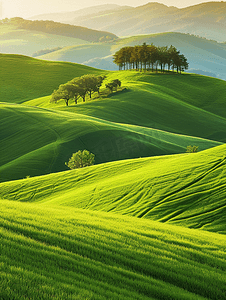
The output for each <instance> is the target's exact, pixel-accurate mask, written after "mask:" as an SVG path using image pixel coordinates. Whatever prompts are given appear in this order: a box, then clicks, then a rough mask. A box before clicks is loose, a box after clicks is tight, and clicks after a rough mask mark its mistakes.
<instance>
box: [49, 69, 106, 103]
mask: <svg viewBox="0 0 226 300" xmlns="http://www.w3.org/2000/svg"><path fill="white" fill-rule="evenodd" d="M105 78H106V76H100V75H90V74H88V75H84V76H81V77H75V78H74V79H72V80H71V81H68V82H67V83H65V84H61V85H60V86H59V88H58V89H57V90H54V91H53V93H52V97H51V102H57V101H58V100H61V99H64V101H65V104H66V105H67V106H68V104H69V100H70V99H74V101H75V104H77V102H78V98H79V97H81V98H82V99H83V102H85V99H86V95H87V94H89V97H90V98H91V97H92V93H94V92H97V93H100V87H101V85H102V82H103V80H104V79H105Z"/></svg>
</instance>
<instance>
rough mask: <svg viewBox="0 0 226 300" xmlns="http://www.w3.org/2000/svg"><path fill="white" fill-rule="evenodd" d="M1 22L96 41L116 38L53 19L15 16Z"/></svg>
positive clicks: (111, 34) (102, 32) (106, 33)
mask: <svg viewBox="0 0 226 300" xmlns="http://www.w3.org/2000/svg"><path fill="white" fill-rule="evenodd" d="M6 21H7V22H6ZM2 23H4V24H5V23H9V24H13V25H16V26H17V27H18V28H20V29H26V30H35V31H41V32H45V33H50V34H57V35H63V36H68V37H73V38H79V39H82V40H86V41H91V42H98V41H99V40H100V39H101V40H103V41H106V40H114V39H116V38H118V37H117V36H116V35H115V34H113V33H110V32H106V31H97V30H93V29H88V28H85V27H81V26H74V25H69V24H62V23H58V22H54V21H30V20H24V19H23V18H19V17H16V18H12V19H7V20H3V22H2Z"/></svg>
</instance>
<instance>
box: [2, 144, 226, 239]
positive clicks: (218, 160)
mask: <svg viewBox="0 0 226 300" xmlns="http://www.w3.org/2000/svg"><path fill="white" fill-rule="evenodd" d="M225 154H226V146H225V145H222V146H218V147H215V148H212V149H208V150H205V151H202V152H200V153H195V154H194V153H191V154H182V155H172V156H163V157H154V158H140V159H136V160H125V161H117V162H112V163H108V164H102V165H98V166H91V167H86V168H83V169H80V170H73V171H67V172H64V173H57V174H50V175H46V176H41V177H34V178H28V179H23V180H19V181H14V182H9V183H1V184H0V197H1V198H3V199H7V200H14V201H21V202H32V203H42V205H44V204H48V205H51V206H57V205H60V206H62V205H63V206H70V207H75V208H83V209H88V210H98V211H106V212H113V213H117V214H121V215H130V216H136V217H139V218H146V219H151V220H156V221H160V222H167V223H170V224H177V225H180V226H184V227H190V228H199V229H204V230H210V231H214V232H218V233H223V234H225V233H226V215H225V209H226V203H225V193H226V176H225V175H226V158H225V157H226V156H225Z"/></svg>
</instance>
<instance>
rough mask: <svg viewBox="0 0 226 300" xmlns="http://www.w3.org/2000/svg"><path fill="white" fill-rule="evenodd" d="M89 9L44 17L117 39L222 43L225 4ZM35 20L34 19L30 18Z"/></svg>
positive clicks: (150, 4) (224, 25) (225, 29)
mask: <svg viewBox="0 0 226 300" xmlns="http://www.w3.org/2000/svg"><path fill="white" fill-rule="evenodd" d="M91 11H92V10H89V11H88V12H87V15H85V14H83V15H80V16H78V17H76V18H75V19H74V20H73V21H71V18H70V17H69V19H64V17H63V15H60V16H59V17H58V16H57V17H56V16H55V15H51V14H50V15H48V16H45V18H48V19H54V20H57V18H60V19H59V20H61V22H65V23H70V24H74V25H80V26H86V27H89V28H93V29H97V30H105V31H110V32H112V33H114V34H116V35H118V36H128V35H134V34H150V33H159V32H169V31H176V32H182V33H192V34H196V35H200V36H203V37H206V38H208V39H213V40H217V41H220V42H225V40H226V37H225V31H226V2H223V1H221V2H207V3H202V4H198V5H193V6H190V7H186V8H181V9H179V8H176V7H172V6H170V7H168V6H166V5H164V4H160V3H156V2H155V3H148V4H145V5H142V6H138V7H135V8H134V7H126V8H124V7H122V9H119V8H118V7H117V9H111V10H108V11H104V12H101V11H100V12H94V13H91ZM33 19H35V17H34V18H33Z"/></svg>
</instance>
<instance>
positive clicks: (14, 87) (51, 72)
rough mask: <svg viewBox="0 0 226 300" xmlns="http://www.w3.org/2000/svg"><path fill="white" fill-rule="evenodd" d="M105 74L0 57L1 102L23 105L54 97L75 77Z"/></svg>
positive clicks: (79, 67) (74, 66) (67, 65)
mask: <svg viewBox="0 0 226 300" xmlns="http://www.w3.org/2000/svg"><path fill="white" fill-rule="evenodd" d="M102 73H103V71H101V70H97V69H94V68H90V67H87V66H82V65H79V64H72V63H67V62H47V61H42V60H38V59H35V58H30V57H27V56H22V55H13V54H12V55H11V54H0V81H1V86H0V101H1V102H13V103H14V102H15V103H22V102H24V101H27V100H31V99H34V98H38V97H42V96H47V95H50V94H52V92H53V90H54V89H57V88H58V86H59V85H60V84H62V83H65V82H67V81H69V80H71V79H73V78H74V77H80V76H82V75H84V74H102Z"/></svg>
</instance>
